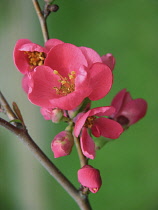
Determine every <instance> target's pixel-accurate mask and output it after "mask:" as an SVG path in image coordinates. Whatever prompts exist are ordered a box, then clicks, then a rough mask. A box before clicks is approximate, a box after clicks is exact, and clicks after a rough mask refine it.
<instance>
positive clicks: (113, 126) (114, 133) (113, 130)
mask: <svg viewBox="0 0 158 210" xmlns="http://www.w3.org/2000/svg"><path fill="white" fill-rule="evenodd" d="M98 131H100V132H98ZM122 132H123V128H122V126H121V125H120V124H119V123H117V122H115V121H114V120H110V119H107V118H103V117H100V118H98V119H96V120H95V123H94V124H93V126H92V134H93V135H94V136H96V137H99V136H100V135H101V136H104V137H106V138H110V139H116V138H118V137H119V136H120V135H121V133H122Z"/></svg>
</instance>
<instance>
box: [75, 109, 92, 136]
mask: <svg viewBox="0 0 158 210" xmlns="http://www.w3.org/2000/svg"><path fill="white" fill-rule="evenodd" d="M88 116H89V111H88V112H86V113H85V114H81V115H80V117H79V118H78V119H77V120H76V123H75V128H74V135H75V136H76V137H78V136H79V134H80V131H81V129H82V127H83V125H84V124H85V122H86V119H87V117H88Z"/></svg>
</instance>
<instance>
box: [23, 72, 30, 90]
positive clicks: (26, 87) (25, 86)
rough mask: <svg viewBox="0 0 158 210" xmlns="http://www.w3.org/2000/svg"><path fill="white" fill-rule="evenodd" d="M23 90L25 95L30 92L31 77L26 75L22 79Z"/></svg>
mask: <svg viewBox="0 0 158 210" xmlns="http://www.w3.org/2000/svg"><path fill="white" fill-rule="evenodd" d="M22 88H23V90H24V91H25V93H28V91H29V77H28V75H27V74H25V75H24V76H23V78H22Z"/></svg>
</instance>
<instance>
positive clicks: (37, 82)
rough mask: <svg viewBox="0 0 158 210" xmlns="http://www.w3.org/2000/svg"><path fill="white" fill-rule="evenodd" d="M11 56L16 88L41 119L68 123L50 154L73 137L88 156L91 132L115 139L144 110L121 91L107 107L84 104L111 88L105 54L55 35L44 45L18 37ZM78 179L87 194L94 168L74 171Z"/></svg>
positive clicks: (109, 58) (92, 148)
mask: <svg viewBox="0 0 158 210" xmlns="http://www.w3.org/2000/svg"><path fill="white" fill-rule="evenodd" d="M13 58H14V63H15V65H16V67H17V69H18V70H19V71H20V72H21V73H22V74H23V75H24V76H23V79H22V88H23V89H24V91H25V92H26V94H27V96H28V99H29V100H30V102H32V103H33V104H35V105H37V106H39V107H40V110H41V114H42V115H43V117H44V119H45V120H52V122H55V123H58V122H60V121H65V122H67V123H68V126H67V127H66V129H65V131H62V132H60V133H59V134H57V135H56V136H55V137H54V139H53V141H52V143H51V149H52V151H53V153H54V157H55V158H58V157H61V156H66V155H69V154H70V153H71V150H72V147H73V145H74V140H75V139H79V142H80V147H81V151H82V153H83V155H84V156H85V157H86V158H87V159H94V158H95V156H96V145H95V141H94V140H93V136H94V137H95V138H99V137H101V136H102V137H104V138H106V139H117V138H119V136H120V135H121V133H122V132H123V131H124V130H125V129H126V128H128V127H129V126H130V125H132V124H134V123H136V122H137V121H138V120H140V119H141V118H142V117H143V116H144V115H145V113H146V110H147V103H146V101H145V100H143V99H135V100H133V99H132V98H131V96H130V93H128V92H126V90H125V89H123V90H122V91H120V92H119V93H118V94H117V95H116V96H115V97H114V99H113V101H112V103H111V106H103V107H97V108H93V109H91V108H90V107H91V101H96V100H99V99H102V98H103V97H105V96H106V95H107V94H108V93H109V91H110V89H111V87H112V82H113V72H112V71H113V69H114V66H115V58H114V57H113V55H112V54H110V53H108V54H106V55H103V56H102V57H101V56H100V55H99V54H98V53H97V52H96V51H94V50H93V49H91V48H87V47H77V46H75V45H73V44H69V43H64V42H63V41H61V40H58V39H50V40H48V41H47V42H46V43H45V46H44V47H42V46H40V45H38V44H35V43H32V42H31V41H30V40H28V39H20V40H18V41H17V43H16V45H15V48H14V56H13ZM78 181H79V183H81V185H82V186H84V187H85V188H88V189H89V190H90V191H91V192H93V193H95V192H97V191H98V190H99V189H100V187H101V183H102V181H101V176H100V172H99V170H97V169H95V168H93V167H92V166H90V165H85V166H83V167H82V168H81V169H79V171H78Z"/></svg>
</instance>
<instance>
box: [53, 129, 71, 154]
mask: <svg viewBox="0 0 158 210" xmlns="http://www.w3.org/2000/svg"><path fill="white" fill-rule="evenodd" d="M73 144H74V140H73V136H72V134H71V133H70V132H68V131H62V132H60V133H58V134H57V135H56V136H55V137H54V139H53V141H52V143H51V149H52V151H53V153H54V157H55V158H58V157H62V156H66V155H69V154H70V153H71V150H72V147H73Z"/></svg>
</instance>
